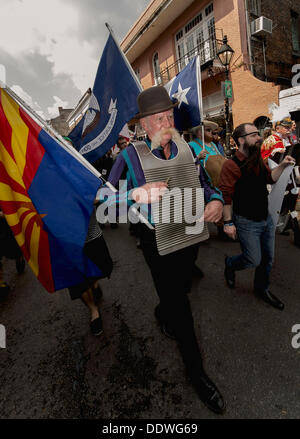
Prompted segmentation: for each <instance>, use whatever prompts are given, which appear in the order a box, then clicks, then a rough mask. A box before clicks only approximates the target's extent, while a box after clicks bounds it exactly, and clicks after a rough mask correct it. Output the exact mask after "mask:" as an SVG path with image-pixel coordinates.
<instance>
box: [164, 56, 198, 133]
mask: <svg viewBox="0 0 300 439" xmlns="http://www.w3.org/2000/svg"><path fill="white" fill-rule="evenodd" d="M165 88H166V89H167V91H168V93H169V95H170V97H171V98H172V99H174V100H175V99H177V100H178V102H179V105H178V107H177V108H175V109H174V119H175V126H176V128H177V129H178V130H179V131H184V130H188V129H189V128H191V127H194V126H197V125H199V124H200V122H201V112H200V109H201V102H202V99H201V93H202V92H201V71H200V60H199V57H198V56H196V57H194V58H193V59H192V60H191V61H190V62H189V63H188V65H187V66H186V67H185V68H184V69H183V70H182V71H181V72H180V73H178V75H177V76H175V78H173V79H172V80H171V81H170V82H168V84H166V85H165Z"/></svg>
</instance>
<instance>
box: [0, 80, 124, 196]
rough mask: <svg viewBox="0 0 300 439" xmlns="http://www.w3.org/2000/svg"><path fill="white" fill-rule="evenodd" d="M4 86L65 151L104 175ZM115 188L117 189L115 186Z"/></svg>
mask: <svg viewBox="0 0 300 439" xmlns="http://www.w3.org/2000/svg"><path fill="white" fill-rule="evenodd" d="M3 88H5V90H6V92H7V94H8V95H9V96H10V97H11V98H12V99H14V100H15V101H16V102H18V103H19V104H20V105H21V107H22V108H23V109H24V110H25V111H26V112H27V113H28V114H29V116H30V117H33V118H34V119H35V120H36V121H37V123H38V125H40V127H41V128H44V129H46V130H47V131H48V133H49V134H51V135H52V136H53V137H55V138H56V139H57V140H59V142H60V144H61V146H62V148H63V149H64V150H65V151H67V152H69V153H70V154H71V155H72V156H73V157H74V158H75V159H77V161H79V162H80V163H81V164H82V165H83V166H84V167H85V168H87V169H88V170H89V171H90V172H92V173H93V174H94V175H95V176H96V177H98V178H101V179H102V175H101V174H100V172H98V171H97V169H95V168H94V166H92V165H91V164H90V163H89V162H88V161H87V160H86V159H85V158H84V157H83V156H82V155H81V154H80V153H79V152H78V151H76V149H75V148H73V147H72V146H71V145H70V144H69V143H68V142H67V141H66V140H65V139H64V138H63V137H62V136H61V135H60V134H59V133H58V132H57V131H56V130H55V129H54V128H53V127H52V126H51V125H50V124H49V123H48V122H47V121H46V120H44V119H43V118H42V117H41V116H40V115H39V114H38V113H36V111H35V110H33V109H32V108H31V107H30V106H29V105H28V104H26V102H25V101H24V100H23V99H22V98H20V96H18V95H17V94H16V93H15V92H13V91H12V90H11V89H10V88H9V87H8V86H7V85H5V86H4V87H3ZM114 190H115V191H116V189H115V188H114Z"/></svg>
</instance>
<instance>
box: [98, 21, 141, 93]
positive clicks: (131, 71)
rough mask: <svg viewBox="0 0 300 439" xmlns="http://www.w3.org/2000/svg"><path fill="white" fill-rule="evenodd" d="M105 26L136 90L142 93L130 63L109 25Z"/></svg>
mask: <svg viewBox="0 0 300 439" xmlns="http://www.w3.org/2000/svg"><path fill="white" fill-rule="evenodd" d="M105 26H106V27H107V29H108V31H109V33H110V35H111V36H112V39H113V40H114V42H115V44H116V46H117V48H118V49H119V51H120V54H121V56H122V58H123V59H124V61H125V63H126V64H127V67H128V70H129V71H130V73H131V75H132V77H133V79H134V80H135V82H136V85H137V86H138V88H139V89H140V91H143V87H142V85H141V83H140V81H139V80H138V78H137V76H136V74H135V73H134V70H133V68H132V67H131V64H130V62H129V61H128V59H127V57H126V55H125V54H124V52H123V50H122V49H121V47H120V45H119V43H118V41H117V40H116V37H115V34H114V31H113V30H112V28H111V27H110V25H109V24H108V23H105Z"/></svg>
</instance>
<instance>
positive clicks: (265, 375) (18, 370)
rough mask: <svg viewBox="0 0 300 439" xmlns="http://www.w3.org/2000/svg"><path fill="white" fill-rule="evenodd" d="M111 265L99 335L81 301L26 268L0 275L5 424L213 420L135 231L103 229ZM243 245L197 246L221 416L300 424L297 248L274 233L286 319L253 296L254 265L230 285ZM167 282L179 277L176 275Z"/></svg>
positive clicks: (205, 330)
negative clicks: (1, 280) (6, 291)
mask: <svg viewBox="0 0 300 439" xmlns="http://www.w3.org/2000/svg"><path fill="white" fill-rule="evenodd" d="M104 234H105V238H106V240H107V242H108V245H109V247H110V250H111V254H112V257H113V260H114V262H115V267H114V271H113V274H112V276H111V279H110V280H104V281H101V284H102V288H103V291H104V297H103V299H102V301H101V305H100V309H101V313H102V317H103V321H104V333H103V334H102V335H101V336H99V337H94V336H92V335H91V334H90V330H89V316H88V312H87V310H86V309H85V307H84V305H83V303H82V302H81V301H80V300H77V301H71V300H70V298H69V294H68V291H67V290H63V291H59V292H56V293H54V294H49V293H47V292H46V291H45V290H44V289H43V288H42V286H41V285H40V284H39V282H38V281H37V280H36V278H35V276H34V275H33V273H32V272H31V270H30V268H29V267H28V266H26V271H25V273H24V274H23V275H21V276H19V275H17V273H16V269H15V264H14V261H9V260H5V262H4V269H5V277H6V280H7V282H8V283H9V284H10V285H11V287H12V291H11V293H10V295H9V296H8V297H7V299H6V300H5V301H3V302H1V303H0V324H2V325H5V327H6V331H7V345H6V346H7V347H6V349H0V389H1V391H0V392H1V398H0V418H2V419H4V418H10V419H11V418H30V419H33V418H34V419H36V418H43V419H48V418H64V419H65V418H69V419H70V418H71V419H74V418H84V419H99V418H106V419H107V418H109V419H128V418H130V419H133V418H144V419H151V418H158V419H190V418H193V419H212V418H220V416H218V415H214V414H213V413H212V412H210V411H209V410H208V409H207V408H206V407H205V406H204V405H203V404H202V402H201V401H200V400H199V398H198V397H197V395H196V393H195V392H194V390H193V388H192V386H191V385H190V383H189V382H188V380H187V378H186V376H185V374H184V368H183V364H182V361H181V358H180V355H179V353H178V351H177V347H176V342H174V341H172V340H169V339H167V338H165V337H164V336H163V335H162V334H161V332H160V330H159V328H158V326H157V324H156V321H155V318H154V315H153V310H154V307H155V305H156V304H157V302H158V299H157V296H156V293H155V291H154V287H153V283H152V280H151V276H150V273H149V270H148V268H147V266H146V264H145V262H144V260H143V257H142V254H141V250H139V249H137V248H136V246H135V240H134V238H133V237H132V236H130V235H129V233H128V226H127V225H121V226H120V227H119V228H118V229H117V230H112V229H110V227H107V226H106V228H105V229H104ZM238 251H239V244H238V243H231V242H224V241H220V240H219V239H218V238H217V235H216V229H215V227H214V226H212V227H211V239H210V240H209V241H207V242H205V243H203V244H201V248H200V251H199V257H198V265H199V266H200V267H201V268H202V269H203V271H204V272H205V277H204V278H203V279H202V280H201V281H197V280H195V282H194V285H193V289H192V292H191V293H190V300H191V304H192V310H193V314H194V320H195V328H196V333H197V337H198V339H199V342H200V345H201V348H202V352H203V356H204V361H205V368H206V370H207V372H208V374H209V376H210V377H211V378H212V379H213V380H214V381H215V383H216V384H217V385H218V387H219V389H220V390H221V392H222V394H223V395H224V397H225V399H226V401H227V411H226V413H225V415H223V416H221V417H222V418H249V419H253V418H280V419H288V418H300V378H299V375H300V367H299V365H300V348H299V349H298V350H297V349H294V348H293V347H292V345H291V340H292V337H293V334H292V327H293V326H294V325H295V324H300V291H299V285H300V264H299V257H300V249H299V248H297V247H295V246H294V245H293V243H292V237H285V236H279V235H278V236H277V239H276V259H275V263H274V268H273V272H272V292H273V293H274V294H276V295H278V296H279V297H280V298H281V299H282V300H283V301H284V303H285V306H286V307H285V310H284V311H283V312H281V311H277V310H275V309H273V308H271V307H270V306H268V305H267V304H265V303H263V302H261V301H259V300H258V299H257V298H255V297H254V296H253V294H252V288H251V287H252V282H251V281H252V278H253V270H249V271H245V272H241V273H238V275H237V287H236V290H230V289H228V288H227V287H226V285H225V281H224V277H223V268H224V266H223V264H224V255H225V254H229V255H232V254H237V253H238ZM170 276H172V273H170Z"/></svg>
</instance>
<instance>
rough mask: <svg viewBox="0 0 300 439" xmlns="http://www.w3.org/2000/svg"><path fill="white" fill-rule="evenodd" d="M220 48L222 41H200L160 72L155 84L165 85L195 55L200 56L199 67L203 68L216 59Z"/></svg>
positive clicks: (210, 39)
mask: <svg viewBox="0 0 300 439" xmlns="http://www.w3.org/2000/svg"><path fill="white" fill-rule="evenodd" d="M221 46H222V40H218V39H216V38H209V39H208V40H205V41H202V42H201V43H200V44H198V46H196V47H195V48H194V49H193V50H191V51H190V52H188V53H186V54H185V55H184V56H183V57H181V58H179V59H177V60H176V61H175V62H174V63H173V64H171V65H169V66H167V67H166V68H165V69H163V70H161V71H160V74H159V75H158V76H157V77H156V78H155V83H156V84H157V85H158V84H161V85H165V84H167V83H168V82H169V81H170V80H171V79H172V78H174V76H176V75H177V74H178V73H179V72H181V70H183V69H184V67H185V66H186V65H187V64H188V63H189V62H190V61H191V59H193V58H194V57H195V56H196V55H200V62H201V67H202V69H203V67H205V64H211V62H212V61H213V60H214V59H215V58H216V56H217V52H218V50H219V48H220V47H221Z"/></svg>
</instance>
